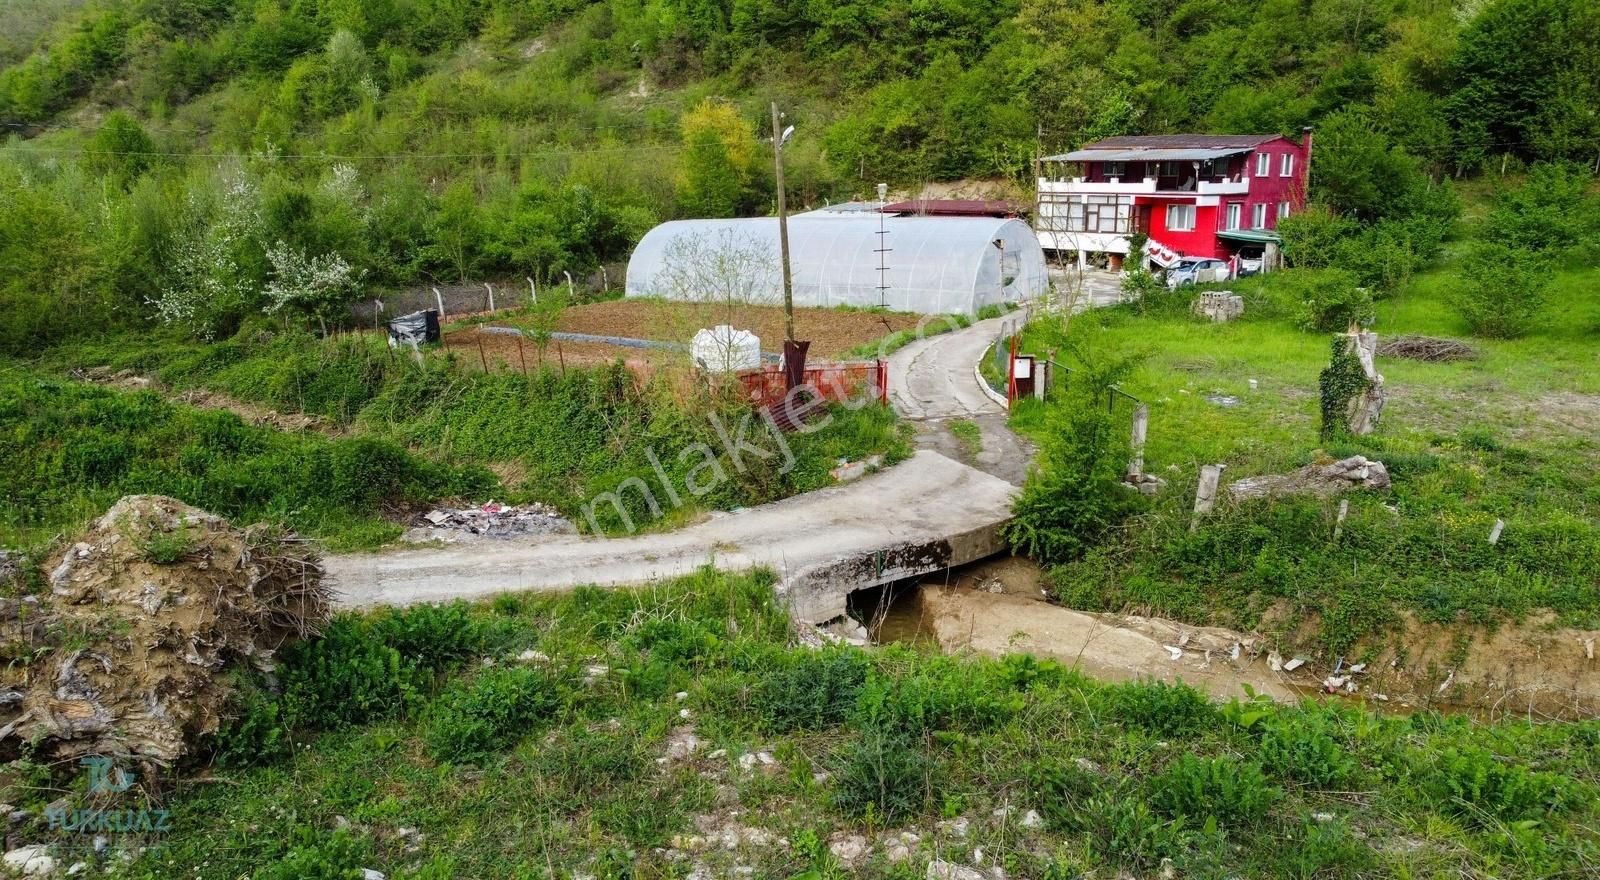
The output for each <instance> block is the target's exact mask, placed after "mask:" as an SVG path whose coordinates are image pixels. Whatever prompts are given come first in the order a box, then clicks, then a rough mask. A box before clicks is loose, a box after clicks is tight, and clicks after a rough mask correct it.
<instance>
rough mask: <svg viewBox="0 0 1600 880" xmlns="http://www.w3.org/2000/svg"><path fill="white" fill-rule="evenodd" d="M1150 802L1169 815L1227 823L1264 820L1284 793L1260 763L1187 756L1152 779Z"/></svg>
mask: <svg viewBox="0 0 1600 880" xmlns="http://www.w3.org/2000/svg"><path fill="white" fill-rule="evenodd" d="M1149 791H1150V803H1151V804H1152V805H1153V806H1155V807H1156V809H1158V810H1161V811H1162V812H1164V813H1166V814H1167V815H1169V816H1171V817H1173V818H1174V819H1177V818H1188V819H1191V820H1196V821H1197V822H1204V821H1205V820H1207V819H1209V818H1212V817H1215V818H1216V819H1217V820H1218V821H1219V822H1221V823H1223V824H1232V825H1239V826H1249V825H1253V824H1255V823H1257V822H1260V821H1261V820H1262V819H1263V818H1265V817H1266V815H1267V810H1268V809H1269V808H1271V806H1272V805H1273V804H1274V803H1276V802H1277V801H1278V799H1279V798H1281V797H1282V796H1283V792H1282V791H1280V790H1279V789H1277V788H1274V787H1272V786H1271V785H1269V784H1268V783H1267V778H1266V776H1264V775H1263V774H1262V772H1261V765H1259V764H1244V763H1240V762H1238V761H1236V760H1234V759H1232V758H1226V757H1221V758H1197V757H1195V756H1194V755H1183V756H1181V757H1179V758H1178V760H1176V761H1174V762H1172V764H1171V765H1170V766H1168V767H1167V769H1166V770H1163V771H1162V772H1161V774H1160V775H1159V776H1156V777H1155V778H1154V779H1152V780H1150V783H1149Z"/></svg>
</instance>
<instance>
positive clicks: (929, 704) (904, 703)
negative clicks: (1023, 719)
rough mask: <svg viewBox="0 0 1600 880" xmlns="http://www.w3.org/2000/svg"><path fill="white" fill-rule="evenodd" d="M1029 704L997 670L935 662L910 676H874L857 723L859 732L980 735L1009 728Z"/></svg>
mask: <svg viewBox="0 0 1600 880" xmlns="http://www.w3.org/2000/svg"><path fill="white" fill-rule="evenodd" d="M1000 672H1001V674H1002V675H1003V674H1004V672H1003V670H1000ZM1025 702H1026V701H1025V700H1024V699H1023V697H1022V695H1021V694H1020V693H1018V692H1017V691H1016V690H1015V689H1014V688H1011V687H1009V686H1008V685H1007V684H1006V683H1005V681H1004V680H1003V679H1002V678H1001V677H999V676H997V675H996V670H995V669H993V668H992V667H989V666H985V665H983V664H979V663H971V662H968V661H963V660H957V659H953V658H948V657H936V658H930V659H928V660H926V661H925V662H921V663H918V664H917V667H916V670H915V671H914V672H912V673H910V674H908V675H904V676H900V677H897V678H891V677H888V676H884V675H880V674H874V675H871V676H869V677H868V679H867V682H866V684H865V685H864V686H863V687H862V688H861V693H860V696H859V697H858V698H857V700H856V705H855V709H854V711H853V713H852V720H853V721H854V723H855V724H856V725H857V726H858V727H863V728H865V727H879V728H882V729H884V730H895V731H901V732H904V733H906V734H907V735H913V736H914V735H919V734H922V733H931V732H934V731H941V730H960V731H967V732H977V731H982V730H990V729H993V728H995V727H998V726H999V725H1001V724H1003V723H1005V722H1006V721H1008V720H1009V719H1011V718H1012V717H1014V716H1015V715H1016V713H1017V712H1019V711H1021V709H1022V706H1023V705H1024V704H1025Z"/></svg>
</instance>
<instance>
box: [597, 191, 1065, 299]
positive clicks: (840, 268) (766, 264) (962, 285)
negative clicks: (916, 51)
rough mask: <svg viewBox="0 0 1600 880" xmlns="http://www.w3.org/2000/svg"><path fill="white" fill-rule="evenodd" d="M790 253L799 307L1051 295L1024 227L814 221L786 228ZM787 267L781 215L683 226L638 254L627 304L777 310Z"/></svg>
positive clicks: (968, 220)
mask: <svg viewBox="0 0 1600 880" xmlns="http://www.w3.org/2000/svg"><path fill="white" fill-rule="evenodd" d="M880 248H881V249H882V250H881V252H880ZM789 253H790V266H791V273H792V277H793V281H794V302H795V305H797V306H814V307H821V308H828V307H832V306H855V307H861V308H870V307H876V306H882V307H886V308H889V309H893V310H895V311H904V312H920V313H922V314H929V315H934V314H952V313H954V314H964V315H971V314H975V313H976V312H977V311H978V310H979V309H981V308H983V307H984V306H987V305H992V304H999V303H1013V302H1020V301H1022V300H1027V299H1033V298H1036V297H1040V296H1043V295H1044V294H1045V292H1046V291H1047V290H1048V289H1049V286H1050V280H1049V275H1048V274H1047V272H1046V270H1045V262H1044V251H1043V250H1042V249H1041V248H1040V247H1039V240H1038V239H1037V238H1036V237H1035V236H1034V234H1033V230H1032V229H1031V228H1029V226H1028V224H1026V223H1024V222H1022V221H1021V220H1016V219H1005V218H994V217H918V216H912V217H900V216H882V217H880V215H879V214H877V213H875V212H838V213H833V212H826V211H813V212H810V213H806V214H797V215H795V216H793V217H791V218H789ZM779 265H780V263H779V254H778V221H777V219H776V218H774V217H758V218H750V219H736V220H675V221H672V222H670V223H663V224H661V225H660V226H657V227H656V228H654V229H652V230H650V231H649V232H648V233H646V234H645V236H644V238H643V239H641V240H640V242H639V246H638V247H637V248H635V249H634V252H633V256H632V257H631V258H630V259H629V260H628V278H627V295H628V296H630V297H662V298H666V299H688V300H710V301H736V302H750V303H778V302H781V301H782V297H783V280H782V273H781V270H780V268H779Z"/></svg>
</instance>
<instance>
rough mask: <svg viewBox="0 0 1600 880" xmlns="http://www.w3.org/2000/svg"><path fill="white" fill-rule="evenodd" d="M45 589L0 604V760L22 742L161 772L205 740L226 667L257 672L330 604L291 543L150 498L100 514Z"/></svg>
mask: <svg viewBox="0 0 1600 880" xmlns="http://www.w3.org/2000/svg"><path fill="white" fill-rule="evenodd" d="M49 586H50V593H49V594H48V595H47V596H44V597H42V599H41V598H36V597H32V596H27V597H23V598H20V599H15V598H11V599H4V600H0V628H3V631H4V632H3V634H4V642H5V650H4V653H5V654H6V655H7V656H6V660H8V661H9V665H8V668H7V669H6V671H5V672H4V673H0V724H3V726H0V759H10V758H13V757H15V756H16V754H17V752H18V750H19V748H20V746H21V745H22V744H23V743H35V744H37V745H38V746H39V748H40V750H41V751H42V753H43V754H45V755H47V756H49V757H51V758H54V759H58V760H65V759H71V758H74V757H78V756H84V755H103V756H108V757H120V758H130V759H135V760H139V761H143V762H148V763H153V764H158V765H163V766H164V765H169V764H171V763H173V762H174V761H176V760H178V759H179V758H181V757H182V756H183V755H184V754H185V753H186V752H187V751H188V749H189V748H190V747H191V746H192V745H193V744H194V743H195V741H196V739H197V738H199V737H201V736H204V735H207V734H211V733H215V732H216V730H217V727H218V723H219V721H220V719H221V717H222V714H223V712H224V711H225V709H226V705H227V702H228V697H229V695H230V694H231V692H232V688H231V685H230V683H229V681H228V677H227V676H226V675H225V673H226V672H227V671H228V670H229V669H230V668H234V667H237V666H240V665H242V664H245V663H248V664H251V665H253V666H255V667H257V668H259V669H263V670H267V669H270V668H271V664H272V655H273V652H274V651H275V650H277V649H278V648H279V647H280V646H281V645H282V644H283V643H284V642H286V641H288V640H291V639H296V638H303V637H305V636H307V635H310V634H311V633H313V632H314V631H315V630H316V629H317V628H318V627H319V626H320V625H321V624H322V623H323V622H324V621H326V620H327V617H328V614H329V609H330V604H331V603H330V598H331V597H330V595H329V590H328V589H327V588H326V587H325V586H324V585H323V583H322V566H321V564H320V562H319V560H318V558H317V556H316V554H315V553H314V552H313V551H312V550H311V549H310V548H309V547H307V546H306V545H305V544H303V543H302V542H301V541H300V540H299V539H298V538H296V537H294V536H292V535H286V534H283V533H280V532H278V531H275V530H272V529H269V528H266V527H260V526H256V527H251V528H249V529H244V530H239V529H234V528H232V527H230V526H229V525H228V523H227V522H226V521H224V520H222V519H221V518H220V517H216V516H213V515H211V514H209V513H206V512H205V511H202V510H197V509H195V508H193V507H190V506H188V505H186V504H183V503H182V502H179V501H175V500H173V499H171V498H164V497H161V496H157V495H133V496H128V497H126V498H123V499H122V500H121V501H118V502H117V503H116V504H115V505H113V506H112V508H111V509H110V510H109V511H107V512H106V514H105V515H104V516H102V517H101V518H100V519H99V521H97V522H96V523H94V525H93V526H91V527H90V529H89V532H88V534H87V535H86V536H85V537H84V539H83V540H82V541H80V542H78V543H77V544H75V545H73V546H72V547H70V548H68V549H67V550H66V551H65V552H64V553H62V554H61V555H60V557H58V558H56V559H54V560H52V563H51V565H50V567H49Z"/></svg>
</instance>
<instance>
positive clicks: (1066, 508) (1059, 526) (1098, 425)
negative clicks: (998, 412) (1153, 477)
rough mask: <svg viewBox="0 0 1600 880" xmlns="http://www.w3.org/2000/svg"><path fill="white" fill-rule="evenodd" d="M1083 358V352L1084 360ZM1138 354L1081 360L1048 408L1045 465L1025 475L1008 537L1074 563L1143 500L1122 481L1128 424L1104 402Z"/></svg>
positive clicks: (1025, 549) (1041, 557) (1036, 552)
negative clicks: (1059, 397)
mask: <svg viewBox="0 0 1600 880" xmlns="http://www.w3.org/2000/svg"><path fill="white" fill-rule="evenodd" d="M1081 360H1082V358H1080V361H1081ZM1137 362H1138V361H1137V360H1136V359H1123V360H1120V361H1114V362H1109V363H1105V364H1098V363H1092V362H1083V363H1081V365H1080V368H1079V369H1078V370H1077V371H1075V372H1073V373H1072V374H1071V375H1070V376H1069V378H1068V380H1067V390H1066V394H1065V396H1064V399H1063V400H1061V401H1060V402H1059V403H1056V404H1053V405H1052V406H1051V407H1050V409H1049V410H1048V411H1047V415H1046V420H1047V421H1046V430H1045V435H1044V440H1043V442H1042V443H1041V449H1040V454H1039V463H1040V466H1039V467H1038V468H1037V469H1035V470H1034V471H1033V472H1032V473H1030V474H1029V475H1028V479H1027V482H1026V483H1024V484H1023V487H1022V494H1021V495H1020V496H1018V498H1017V501H1016V504H1015V505H1014V506H1013V508H1012V513H1013V518H1012V520H1011V522H1009V523H1007V524H1006V527H1005V537H1006V540H1007V541H1009V542H1010V543H1011V546H1012V547H1013V548H1014V549H1016V550H1017V551H1019V552H1021V553H1025V554H1027V555H1028V556H1031V557H1033V558H1034V559H1036V560H1038V561H1039V562H1040V563H1043V564H1058V563H1062V562H1069V561H1071V560H1073V559H1076V558H1078V557H1079V556H1081V555H1083V553H1084V551H1085V550H1087V549H1088V548H1089V546H1090V545H1091V544H1092V543H1093V542H1094V541H1095V540H1096V539H1098V538H1099V537H1100V536H1101V535H1103V534H1105V532H1106V531H1107V530H1108V529H1110V528H1111V527H1112V526H1114V525H1116V524H1117V523H1118V522H1121V521H1122V519H1123V518H1124V517H1126V516H1127V515H1128V514H1130V513H1132V512H1133V511H1134V510H1135V509H1137V506H1138V504H1139V500H1138V499H1139V496H1138V495H1137V493H1132V492H1129V491H1128V490H1127V489H1126V488H1124V487H1123V486H1121V485H1120V483H1121V479H1122V473H1123V468H1125V467H1126V466H1127V463H1128V457H1129V449H1128V435H1127V430H1126V425H1124V424H1123V423H1122V421H1121V420H1120V419H1115V418H1113V416H1112V414H1111V413H1109V412H1107V407H1106V406H1105V405H1104V401H1105V398H1106V395H1107V394H1109V393H1110V388H1111V386H1113V385H1115V384H1116V383H1117V382H1118V381H1119V380H1120V379H1122V378H1123V377H1124V376H1126V375H1127V374H1129V373H1130V372H1132V370H1133V368H1134V366H1135V365H1136V364H1137Z"/></svg>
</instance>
